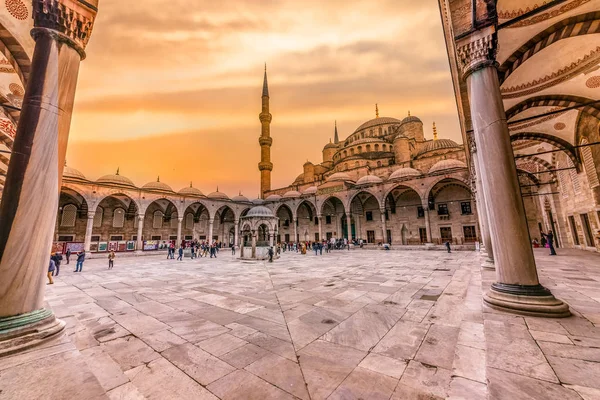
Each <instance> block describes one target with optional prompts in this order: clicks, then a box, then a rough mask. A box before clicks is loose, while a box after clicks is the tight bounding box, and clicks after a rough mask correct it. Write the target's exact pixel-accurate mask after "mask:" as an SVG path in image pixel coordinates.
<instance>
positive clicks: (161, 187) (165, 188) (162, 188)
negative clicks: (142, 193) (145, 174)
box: [142, 177, 173, 192]
mask: <svg viewBox="0 0 600 400" xmlns="http://www.w3.org/2000/svg"><path fill="white" fill-rule="evenodd" d="M142 189H146V190H155V191H158V192H172V191H173V189H172V188H171V186H169V185H167V184H166V183H163V182H161V181H160V177H158V178H156V182H148V183H146V184H145V185H144V186H142Z"/></svg>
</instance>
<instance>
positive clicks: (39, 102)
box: [0, 0, 98, 356]
mask: <svg viewBox="0 0 600 400" xmlns="http://www.w3.org/2000/svg"><path fill="white" fill-rule="evenodd" d="M97 5H98V0H87V1H82V0H54V1H50V0H33V1H32V6H33V8H32V9H33V11H32V13H33V22H34V24H33V25H34V29H33V30H32V31H31V34H32V36H33V38H34V40H35V48H34V51H33V57H32V60H31V68H30V75H29V81H28V83H27V89H26V91H25V96H24V99H23V105H22V109H21V116H20V120H19V124H18V128H17V134H16V136H15V141H14V145H13V153H12V156H11V160H10V164H9V168H8V173H7V176H6V183H5V186H4V191H3V193H2V202H1V203H0V204H1V205H0V221H2V223H1V224H0V255H1V256H0V257H1V258H0V276H3V277H4V279H1V280H0V299H1V300H0V356H2V355H4V354H8V353H12V352H15V351H19V350H21V349H23V348H27V347H29V346H32V345H35V344H37V343H39V342H40V341H41V340H44V339H46V338H47V337H49V336H51V335H54V334H57V333H59V332H61V331H62V330H63V329H64V326H65V324H64V323H63V322H62V321H59V320H57V319H56V318H55V316H54V314H53V313H52V312H51V311H50V310H47V309H44V308H43V306H44V288H45V286H46V285H45V283H46V282H45V281H46V271H47V269H48V264H49V254H50V249H51V247H52V238H53V233H54V224H55V221H56V212H57V210H58V195H59V193H60V187H61V178H62V172H63V167H64V164H65V153H66V149H67V142H68V138H69V130H70V125H71V114H72V111H73V102H74V98H75V90H76V87H77V76H78V73H79V65H80V62H81V60H82V59H83V58H85V47H86V45H87V43H88V40H89V38H90V35H91V33H92V28H93V24H94V19H95V17H96V13H97Z"/></svg>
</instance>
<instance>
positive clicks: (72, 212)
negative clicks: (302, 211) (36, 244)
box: [60, 204, 77, 226]
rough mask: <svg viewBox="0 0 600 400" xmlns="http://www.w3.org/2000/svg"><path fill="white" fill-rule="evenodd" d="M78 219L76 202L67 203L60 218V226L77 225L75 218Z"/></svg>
mask: <svg viewBox="0 0 600 400" xmlns="http://www.w3.org/2000/svg"><path fill="white" fill-rule="evenodd" d="M76 219H77V206H75V205H74V204H67V205H66V206H64V207H63V212H62V218H61V220H60V226H75V220H76Z"/></svg>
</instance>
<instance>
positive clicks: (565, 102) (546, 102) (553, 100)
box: [506, 94, 600, 123]
mask: <svg viewBox="0 0 600 400" xmlns="http://www.w3.org/2000/svg"><path fill="white" fill-rule="evenodd" d="M594 101H595V100H592V99H588V98H587V97H581V96H571V95H566V94H545V95H542V96H533V97H529V98H528V99H525V100H523V101H521V102H519V103H517V104H515V105H514V106H512V107H511V108H509V109H508V110H506V119H507V120H509V123H510V119H512V118H513V117H515V116H516V115H518V114H520V113H522V112H523V111H525V110H528V109H530V108H534V107H565V108H566V107H575V106H583V105H584V104H588V103H592V102H594ZM580 110H581V111H583V112H585V113H588V114H590V115H593V116H594V117H596V118H598V119H600V104H598V103H596V104H588V105H586V106H583V107H581V108H580Z"/></svg>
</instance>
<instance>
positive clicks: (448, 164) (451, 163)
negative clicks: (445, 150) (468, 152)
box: [429, 159, 467, 174]
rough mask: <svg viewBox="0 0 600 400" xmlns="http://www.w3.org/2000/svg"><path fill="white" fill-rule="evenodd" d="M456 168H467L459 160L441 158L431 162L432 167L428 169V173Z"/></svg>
mask: <svg viewBox="0 0 600 400" xmlns="http://www.w3.org/2000/svg"><path fill="white" fill-rule="evenodd" d="M456 168H467V164H465V163H464V162H462V161H459V160H454V159H452V160H442V161H438V162H437V163H435V164H433V167H431V169H430V170H429V173H430V174H431V173H434V172H438V171H444V170H447V169H456Z"/></svg>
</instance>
